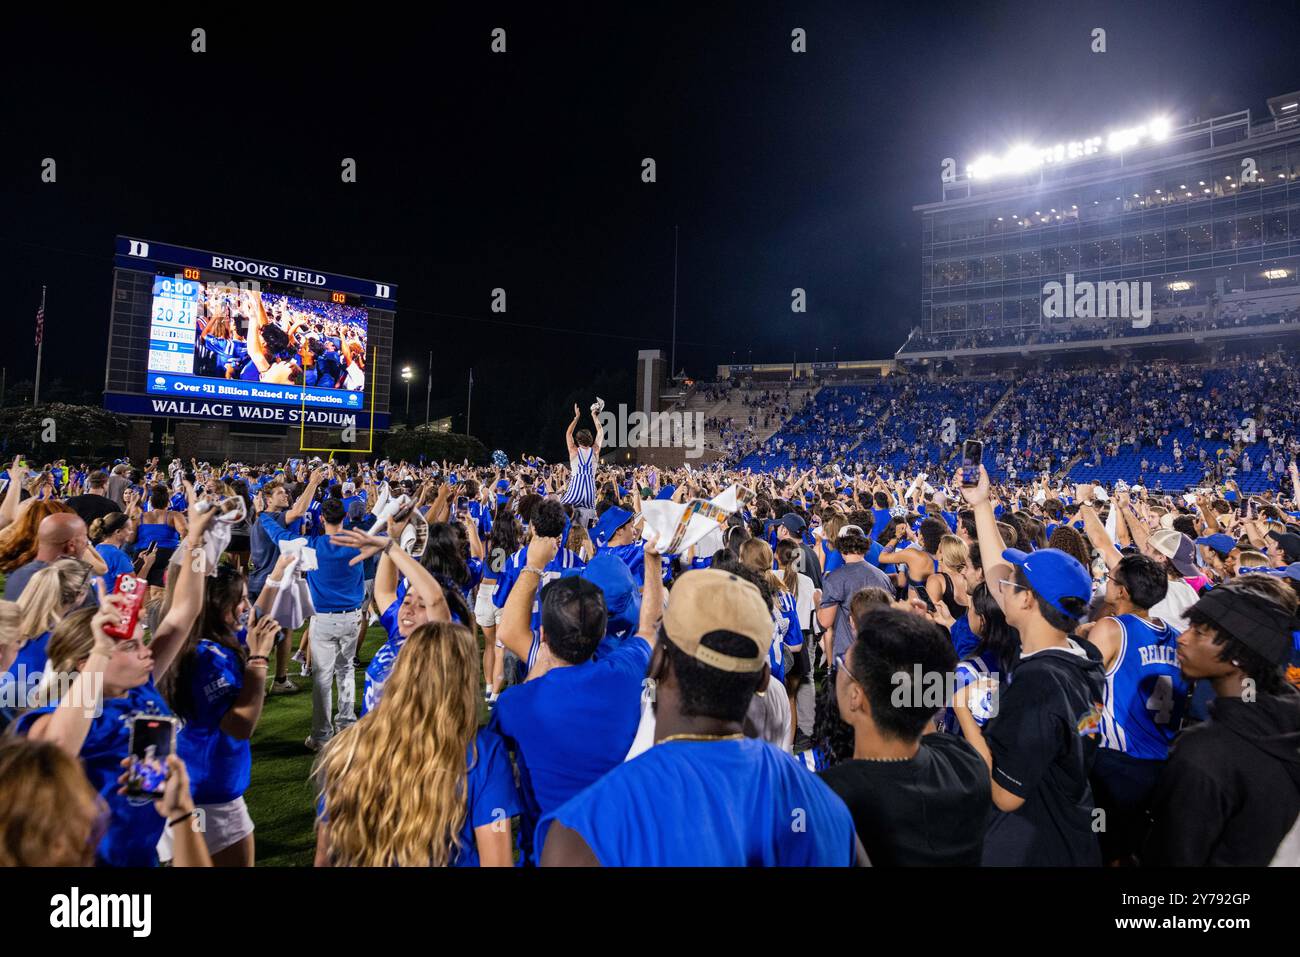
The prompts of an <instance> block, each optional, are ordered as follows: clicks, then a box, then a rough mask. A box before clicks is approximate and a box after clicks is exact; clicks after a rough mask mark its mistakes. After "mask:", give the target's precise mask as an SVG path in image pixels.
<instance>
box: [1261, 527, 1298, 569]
mask: <svg viewBox="0 0 1300 957" xmlns="http://www.w3.org/2000/svg"><path fill="white" fill-rule="evenodd" d="M1268 537H1269V538H1271V539H1273V541H1275V542H1277V544H1278V546H1279V547H1280V548H1281V549H1282V557H1283V558H1284V559H1285V560H1286V561H1288V562H1300V535H1297V534H1295V533H1294V532H1269V533H1268Z"/></svg>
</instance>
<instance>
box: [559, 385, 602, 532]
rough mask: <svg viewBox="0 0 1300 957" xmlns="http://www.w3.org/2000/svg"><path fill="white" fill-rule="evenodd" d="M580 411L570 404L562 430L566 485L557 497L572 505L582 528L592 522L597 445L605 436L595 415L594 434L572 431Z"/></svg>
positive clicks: (594, 504)
mask: <svg viewBox="0 0 1300 957" xmlns="http://www.w3.org/2000/svg"><path fill="white" fill-rule="evenodd" d="M581 417H582V412H581V411H580V410H579V409H578V404H577V403H576V402H575V403H574V405H573V421H572V422H570V423H569V428H568V431H566V432H565V433H564V442H565V444H566V445H567V446H568V447H569V473H570V474H569V487H568V488H566V489H565V490H564V495H563V496H562V497H561V498H560V501H562V502H563V503H564V504H565V505H572V506H573V509H574V512H575V513H576V523H577V524H578V525H581V526H582V527H583V528H590V527H591V526H592V525H593V524H594V523H595V521H596V466H597V465H598V464H599V463H600V445H601V442H602V441H603V440H604V438H605V430H604V429H603V428H602V427H601V424H600V418H599V416H597V418H596V420H595V421H596V437H595V439H594V440H593V439H592V437H591V432H589V431H588V430H587V429H579V430H578V432H577V433H576V434H575V433H574V431H573V430H574V428H575V427H576V426H577V424H578V419H579V418H581Z"/></svg>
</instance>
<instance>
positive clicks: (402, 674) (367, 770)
mask: <svg viewBox="0 0 1300 957" xmlns="http://www.w3.org/2000/svg"><path fill="white" fill-rule="evenodd" d="M480 680H481V679H480V677H479V653H478V644H477V642H475V640H474V636H473V635H472V634H471V633H470V631H469V629H467V628H465V627H464V626H463V625H456V624H452V623H450V622H434V623H431V624H427V625H421V626H420V627H419V628H417V629H416V630H415V631H414V632H412V634H411V636H410V637H409V638H407V639H406V642H405V643H404V644H403V645H402V649H401V653H400V654H399V655H398V656H397V663H396V665H394V667H393V673H392V674H391V675H390V676H389V678H388V680H387V681H386V682H385V683H384V695H383V697H382V698H381V699H380V701H379V704H378V705H376V706H375V708H374V710H373V711H370V712H368V713H367V714H366V715H364V716H363V717H362V718H361V720H360V721H358V722H356V723H355V724H353V725H352V726H351V727H349V728H347V729H346V730H344V731H342V732H340V733H339V734H338V735H336V736H335V737H334V739H333V740H332V741H331V742H330V744H329V747H328V748H326V750H325V751H323V752H322V753H321V756H320V757H319V758H318V759H317V763H316V771H315V773H316V775H317V780H318V781H320V782H321V792H320V797H321V798H322V799H323V801H324V809H325V819H326V820H327V821H328V822H329V854H330V860H331V863H333V864H334V865H335V866H349V867H390V866H397V867H429V866H433V867H443V866H445V865H446V864H447V863H448V862H449V861H450V860H452V859H453V858H454V857H455V854H456V853H457V852H458V851H459V850H460V845H461V841H460V831H461V828H462V827H463V826H464V823H465V818H466V815H467V813H468V807H467V800H468V793H467V779H468V776H469V768H468V766H467V765H466V761H465V755H466V749H467V748H468V747H469V745H470V743H471V742H472V741H473V740H474V735H475V733H476V732H477V730H478V711H479V683H480ZM476 760H478V755H477V754H475V755H474V756H473V757H472V758H471V761H476Z"/></svg>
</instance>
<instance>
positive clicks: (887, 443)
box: [728, 351, 1300, 492]
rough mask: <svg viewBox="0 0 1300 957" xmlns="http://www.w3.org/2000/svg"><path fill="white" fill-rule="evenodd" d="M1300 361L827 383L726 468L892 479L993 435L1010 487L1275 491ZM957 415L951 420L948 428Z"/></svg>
mask: <svg viewBox="0 0 1300 957" xmlns="http://www.w3.org/2000/svg"><path fill="white" fill-rule="evenodd" d="M1296 358H1297V357H1296V355H1295V354H1294V353H1291V352H1286V351H1279V352H1277V353H1274V354H1270V355H1268V356H1266V357H1263V358H1250V359H1247V358H1242V357H1227V358H1224V359H1222V360H1220V361H1218V362H1216V363H1214V364H1213V365H1196V364H1187V363H1172V362H1166V361H1157V362H1143V363H1133V364H1131V365H1126V366H1122V367H1121V366H1116V365H1114V364H1110V365H1085V366H1080V367H1076V368H1070V369H1059V368H1052V367H1046V368H1042V369H1038V370H1034V371H1030V372H1028V373H1024V374H1017V375H1015V376H1014V377H1012V378H1008V379H993V380H990V379H966V378H958V377H938V378H935V379H922V378H919V377H915V376H907V375H895V376H890V377H887V378H885V379H882V380H879V381H877V382H873V383H871V384H867V385H853V386H850V385H842V386H827V387H824V388H822V389H821V390H820V391H818V392H817V393H816V395H815V396H814V398H813V400H812V401H811V403H810V404H809V405H808V406H807V407H806V408H805V410H804V411H803V412H801V413H800V414H798V415H795V416H794V417H793V418H792V419H791V420H790V422H788V423H787V424H786V425H785V426H784V427H782V428H781V429H779V430H778V431H777V432H775V433H774V434H772V435H771V436H770V437H769V438H768V439H766V440H765V441H763V442H761V443H758V442H754V443H750V444H749V445H747V446H739V447H737V449H736V450H735V451H734V452H733V453H732V454H731V455H730V457H729V458H728V461H730V462H734V463H735V464H736V465H737V466H738V467H740V468H749V469H754V470H761V471H770V470H775V469H784V468H807V467H809V466H825V465H828V464H831V463H833V462H839V463H841V464H844V463H850V464H852V463H857V462H869V463H872V464H878V465H881V466H883V467H885V468H886V469H887V470H888V471H890V472H893V473H894V474H910V473H914V472H916V471H923V470H926V469H933V468H939V469H942V468H946V467H947V466H948V465H949V463H950V462H951V460H952V458H953V456H954V455H955V454H956V442H957V441H958V437H974V438H978V439H980V440H982V441H983V442H984V443H985V447H986V449H987V456H986V463H987V465H988V468H989V469H990V471H991V473H992V474H993V475H994V476H995V477H997V478H999V479H1010V480H1016V479H1028V478H1031V477H1033V476H1037V475H1039V474H1041V473H1042V472H1048V473H1050V474H1052V475H1056V474H1057V473H1059V472H1062V471H1063V470H1066V469H1068V470H1069V471H1068V474H1069V476H1070V477H1071V478H1072V479H1073V480H1075V481H1090V480H1092V479H1093V478H1098V479H1100V480H1102V481H1105V482H1114V481H1116V480H1120V479H1122V480H1124V481H1126V482H1129V483H1131V484H1135V485H1140V484H1147V485H1150V486H1152V487H1153V488H1158V489H1159V490H1161V491H1181V490H1183V489H1184V488H1190V487H1194V486H1196V485H1197V484H1198V483H1200V482H1201V481H1202V480H1209V481H1223V480H1225V479H1228V478H1233V479H1236V480H1237V481H1238V482H1240V483H1241V484H1242V486H1243V488H1245V489H1246V490H1248V491H1252V492H1254V491H1262V490H1264V489H1266V488H1276V487H1277V486H1278V484H1279V483H1280V481H1281V480H1282V479H1283V477H1284V475H1283V469H1282V466H1283V464H1284V461H1286V460H1289V458H1290V457H1291V456H1292V455H1294V454H1296V452H1297V451H1298V450H1300V412H1297V410H1296V409H1295V408H1294V404H1293V403H1290V402H1288V401H1286V400H1284V399H1281V398H1279V397H1280V396H1287V395H1291V394H1294V392H1293V391H1291V390H1294V389H1296V388H1300V372H1298V371H1297V367H1296V365H1297V364H1296ZM949 420H951V421H949Z"/></svg>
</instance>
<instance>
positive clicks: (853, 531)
mask: <svg viewBox="0 0 1300 957" xmlns="http://www.w3.org/2000/svg"><path fill="white" fill-rule="evenodd" d="M835 537H836V538H849V537H854V538H866V537H867V533H866V532H864V531H863V530H862V527H861V526H860V525H843V526H841V527H840V531H839V534H837V535H836V536H835Z"/></svg>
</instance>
